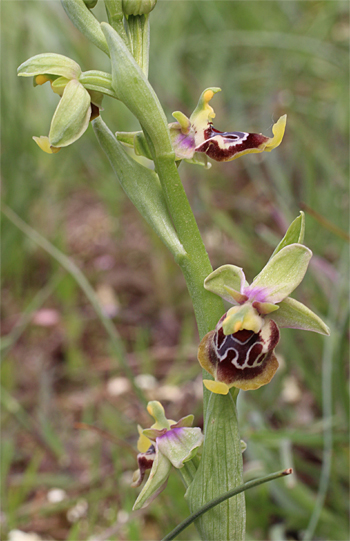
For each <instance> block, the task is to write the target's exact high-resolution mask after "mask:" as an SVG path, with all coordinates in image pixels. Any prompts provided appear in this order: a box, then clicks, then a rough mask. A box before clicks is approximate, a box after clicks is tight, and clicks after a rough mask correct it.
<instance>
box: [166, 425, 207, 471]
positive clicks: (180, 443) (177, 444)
mask: <svg viewBox="0 0 350 541" xmlns="http://www.w3.org/2000/svg"><path fill="white" fill-rule="evenodd" d="M203 440H204V436H203V434H202V431H201V429H200V428H198V427H195V428H189V427H181V428H175V429H171V430H169V431H168V432H167V433H166V434H165V435H164V436H161V437H158V439H157V444H158V449H159V452H160V453H162V454H163V455H164V456H166V457H167V459H168V460H170V462H171V463H172V465H173V466H174V467H175V468H182V467H183V465H184V463H185V462H187V461H188V460H191V459H192V458H193V457H194V456H195V455H196V454H197V450H198V448H199V447H200V446H201V445H202V443H203Z"/></svg>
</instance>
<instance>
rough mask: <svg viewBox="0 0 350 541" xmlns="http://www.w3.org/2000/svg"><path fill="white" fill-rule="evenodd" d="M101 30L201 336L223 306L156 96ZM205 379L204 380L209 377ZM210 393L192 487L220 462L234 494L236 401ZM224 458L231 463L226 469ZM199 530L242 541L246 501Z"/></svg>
mask: <svg viewBox="0 0 350 541" xmlns="http://www.w3.org/2000/svg"><path fill="white" fill-rule="evenodd" d="M101 28H102V30H103V32H104V34H105V37H106V40H107V43H108V46H109V50H110V56H111V67H112V84H113V87H114V90H115V91H116V93H117V94H118V96H119V97H120V99H121V101H123V102H124V103H125V105H126V106H127V107H128V108H129V109H130V111H131V112H132V113H133V114H134V115H135V116H136V118H137V119H138V120H139V122H140V124H141V127H142V129H143V131H144V134H145V137H146V140H147V143H148V146H149V148H150V151H151V153H152V156H153V159H154V163H155V167H156V172H157V173H158V177H159V180H160V183H161V186H162V188H163V193H164V196H165V201H166V205H167V207H168V210H169V212H170V215H171V218H172V220H173V224H174V226H175V230H176V233H177V236H178V238H179V240H180V243H181V245H182V246H183V248H184V250H185V255H182V254H181V255H180V256H179V257H175V259H176V261H177V263H178V264H179V266H180V267H181V270H182V272H183V274H184V277H185V280H186V283H187V287H188V290H189V293H190V296H191V299H192V302H193V307H194V312H195V316H196V320H197V324H198V330H199V335H200V337H201V338H202V337H203V336H204V335H205V334H206V333H207V332H209V331H210V330H212V329H214V327H215V325H216V323H217V322H218V320H219V319H220V317H221V316H222V314H223V312H224V306H223V303H222V300H221V299H220V298H219V297H218V296H216V295H214V294H213V293H211V292H209V291H207V290H205V289H204V285H203V284H204V279H205V278H206V277H207V276H208V274H210V273H211V272H212V267H211V264H210V261H209V257H208V254H207V252H206V250H205V247H204V244H203V241H202V238H201V236H200V233H199V230H198V226H197V223H196V220H195V218H194V215H193V213H192V210H191V207H190V204H189V202H188V199H187V196H186V193H185V191H184V188H183V186H182V183H181V179H180V177H179V174H178V169H177V167H176V164H175V154H174V150H173V147H172V145H171V141H170V134H169V129H168V123H167V120H166V117H165V114H164V111H163V109H162V107H161V104H160V103H159V100H158V97H157V95H156V94H155V92H154V90H153V88H152V87H151V85H150V84H149V82H148V81H147V79H146V77H145V75H144V73H143V72H142V70H141V68H140V67H139V66H138V64H137V63H136V61H135V59H134V58H133V56H132V55H131V54H130V52H129V51H128V49H127V47H126V46H125V44H124V42H123V40H122V39H121V38H120V36H119V35H118V34H117V32H115V31H114V30H113V28H111V26H110V25H108V24H106V23H102V24H101ZM205 377H206V378H208V374H207V373H205ZM210 395H211V393H209V391H207V390H206V389H205V390H204V400H203V408H204V423H205V426H206V427H207V429H208V434H205V440H204V447H203V455H202V461H201V464H202V463H203V457H204V454H205V456H206V460H205V464H206V467H205V468H204V467H199V468H198V470H197V472H196V475H195V477H194V480H193V482H192V484H191V486H190V488H191V487H192V486H193V485H196V486H198V487H203V486H205V485H206V483H207V482H208V481H209V479H211V476H212V472H211V471H210V464H216V463H218V464H219V466H220V468H219V469H220V473H222V474H223V475H224V476H225V478H226V486H227V488H228V489H231V490H233V489H235V488H237V486H239V485H241V484H242V452H241V443H240V436H239V429H238V422H237V416H236V408H235V400H234V399H233V397H232V395H231V394H229V395H227V396H226V397H222V396H219V395H215V396H213V398H212V396H210ZM209 398H210V399H211V400H212V407H211V410H209V409H208V402H209ZM212 415H214V417H212ZM212 422H214V424H213V425H212V424H211V423H212ZM211 427H213V430H209V428H211ZM219 427H220V430H219ZM218 453H219V456H218ZM226 460H229V461H230V466H229V467H228V466H227V464H226ZM203 476H204V477H203ZM221 490H222V485H220V478H219V477H216V478H215V482H214V483H211V491H210V494H209V493H207V492H205V500H206V501H205V500H204V501H203V500H202V503H203V504H205V503H207V501H208V500H211V499H213V498H215V497H217V496H219V494H220V492H221ZM197 496H198V495H197V494H196V492H195V491H192V494H191V495H190V496H189V502H190V507H192V509H194V510H196V509H197V508H198V506H199V505H198V497H197ZM233 523H234V532H238V533H239V537H232V535H235V533H233V534H231V533H230V525H232V524H233ZM208 524H209V526H208V528H207V525H208ZM202 526H203V527H202V535H203V537H204V538H206V539H208V535H209V534H208V532H209V531H210V532H214V534H215V540H220V541H221V540H224V539H230V540H232V541H233V540H234V541H241V540H243V539H244V531H245V504H244V499H243V498H241V499H239V500H238V503H237V500H235V501H234V502H233V503H232V502H231V501H230V503H229V504H228V505H227V506H226V508H225V516H224V514H223V513H219V515H218V514H217V513H215V511H210V512H209V513H208V514H207V520H206V521H205V524H204V523H203V525H202ZM211 539H213V537H211Z"/></svg>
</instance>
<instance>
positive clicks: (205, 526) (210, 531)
mask: <svg viewBox="0 0 350 541" xmlns="http://www.w3.org/2000/svg"><path fill="white" fill-rule="evenodd" d="M206 418H207V424H206V427H205V441H204V447H203V452H202V458H201V462H200V464H199V467H198V470H197V472H196V475H195V477H194V480H193V482H192V484H191V485H190V487H189V488H188V491H187V493H186V498H187V500H188V502H189V506H190V510H191V513H193V512H195V511H197V510H198V509H200V508H201V507H202V506H203V505H205V504H206V503H208V502H210V501H211V500H213V499H215V498H217V497H218V496H221V495H222V493H223V492H225V491H229V490H231V489H234V488H236V487H239V486H240V485H242V483H243V480H242V479H243V477H242V476H243V462H242V450H241V440H240V435H239V429H238V422H237V413H236V405H235V402H234V399H233V398H232V396H231V394H228V395H226V396H224V395H219V394H211V395H210V399H209V402H208V410H207V417H206ZM196 525H197V528H198V530H199V532H200V534H201V536H202V539H206V540H214V539H215V540H216V539H217V540H220V541H221V540H222V541H224V540H225V541H226V540H229V541H243V540H244V538H245V499H244V493H240V494H238V495H236V496H234V497H233V498H231V499H229V500H226V501H225V502H223V503H220V504H219V505H217V506H216V507H215V508H213V509H210V511H208V512H206V513H205V514H203V515H202V516H201V517H200V518H198V519H197V520H196Z"/></svg>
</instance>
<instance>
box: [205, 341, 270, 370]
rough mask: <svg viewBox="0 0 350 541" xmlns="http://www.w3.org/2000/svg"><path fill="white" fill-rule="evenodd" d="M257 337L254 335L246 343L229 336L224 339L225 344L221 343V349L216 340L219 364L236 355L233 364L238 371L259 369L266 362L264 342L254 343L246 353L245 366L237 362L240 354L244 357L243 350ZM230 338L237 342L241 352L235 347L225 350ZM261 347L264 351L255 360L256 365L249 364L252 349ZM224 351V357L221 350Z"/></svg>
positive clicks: (232, 360)
mask: <svg viewBox="0 0 350 541" xmlns="http://www.w3.org/2000/svg"><path fill="white" fill-rule="evenodd" d="M255 336H256V335H253V336H250V337H249V338H248V339H247V340H245V341H244V342H241V341H240V340H238V339H237V338H234V337H233V336H232V335H228V336H226V337H225V338H224V340H223V342H222V343H221V346H220V348H218V344H217V340H215V349H216V353H217V356H218V358H219V362H222V361H225V360H226V359H227V357H228V356H229V355H232V353H234V355H235V356H234V358H233V359H231V363H232V364H233V365H234V366H235V367H236V368H237V369H238V370H244V369H245V368H257V367H258V366H260V365H261V364H262V362H263V360H264V357H265V355H266V353H267V348H266V347H264V346H265V342H264V341H263V340H259V341H258V342H254V343H253V344H252V345H251V346H250V347H249V349H248V350H247V351H246V353H245V358H244V363H243V364H238V363H237V360H238V359H239V357H240V353H241V355H242V349H243V347H244V346H245V345H247V344H248V342H249V341H250V340H251V339H252V338H254V337H255ZM229 338H230V340H231V341H233V342H236V343H237V345H238V346H239V349H240V350H241V351H240V352H239V351H237V349H236V348H235V347H234V346H231V347H227V348H225V344H226V342H227V340H228V339H229ZM259 345H261V346H262V350H261V352H260V353H259V355H258V356H257V357H256V359H255V360H254V363H253V364H248V361H249V357H250V353H251V351H252V349H253V348H254V347H255V346H259ZM222 349H224V355H221V354H220V352H219V350H222Z"/></svg>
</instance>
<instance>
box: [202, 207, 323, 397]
mask: <svg viewBox="0 0 350 541" xmlns="http://www.w3.org/2000/svg"><path fill="white" fill-rule="evenodd" d="M303 237H304V215H303V213H301V215H300V216H299V217H298V218H297V219H296V220H294V222H293V223H292V224H291V225H290V227H289V229H288V231H287V233H286V235H285V237H284V238H283V239H282V241H281V242H280V244H279V245H278V246H277V248H276V250H275V251H274V253H273V254H272V256H271V258H270V260H269V261H268V263H267V265H266V266H265V267H264V268H263V270H262V271H261V272H260V273H259V274H258V276H256V278H254V280H253V282H252V283H251V284H250V285H249V284H248V282H247V281H246V279H245V275H244V272H243V270H242V269H241V268H239V267H236V266H234V265H223V266H222V267H219V268H218V269H216V270H215V271H214V272H212V273H211V274H209V276H207V278H206V279H205V281H204V287H205V289H207V290H208V291H211V292H212V293H215V294H217V295H219V296H220V297H222V298H223V299H225V300H226V301H228V302H230V303H232V304H233V305H234V306H233V307H232V308H230V309H229V310H228V311H227V313H226V314H224V316H223V317H222V318H221V319H220V321H219V322H218V324H217V326H216V328H215V330H214V331H211V332H209V333H208V334H207V335H206V336H205V337H204V338H203V340H202V341H201V343H200V345H199V351H198V360H199V363H200V364H201V366H202V367H203V368H204V369H205V370H207V372H209V374H211V375H212V376H213V377H214V381H212V380H204V385H205V386H206V387H207V389H209V390H210V391H212V392H214V393H218V394H227V393H228V391H229V389H230V388H231V387H237V388H239V389H243V390H249V389H258V388H259V387H261V386H262V385H266V384H267V383H269V382H270V381H271V379H272V377H273V376H274V374H275V372H276V370H277V368H278V361H277V359H276V356H275V354H274V348H275V347H276V345H277V343H278V341H279V327H290V328H294V329H304V330H307V331H314V332H317V333H321V334H329V329H328V327H327V325H325V324H324V323H323V321H322V320H321V319H320V318H319V317H318V316H317V315H316V314H314V313H313V312H311V310H309V309H308V308H307V307H306V306H304V305H303V304H302V303H300V302H298V301H296V300H294V299H292V298H290V297H289V295H290V293H292V291H293V290H294V289H295V288H296V287H297V286H298V285H299V284H300V282H301V281H302V279H303V277H304V275H305V273H306V270H307V267H308V264H309V261H310V259H311V256H312V252H311V250H309V249H308V248H306V246H304V245H303V244H301V242H302V241H303Z"/></svg>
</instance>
